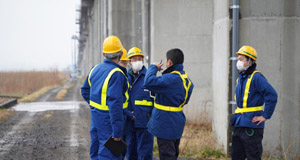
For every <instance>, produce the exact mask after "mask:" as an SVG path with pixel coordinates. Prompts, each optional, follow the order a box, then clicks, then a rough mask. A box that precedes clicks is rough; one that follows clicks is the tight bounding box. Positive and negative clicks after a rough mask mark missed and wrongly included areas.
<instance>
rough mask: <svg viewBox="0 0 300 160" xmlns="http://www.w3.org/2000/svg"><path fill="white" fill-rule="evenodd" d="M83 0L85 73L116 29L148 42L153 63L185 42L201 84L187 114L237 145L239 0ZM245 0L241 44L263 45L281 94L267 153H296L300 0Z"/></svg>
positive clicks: (132, 41) (267, 70) (263, 63)
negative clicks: (232, 106)
mask: <svg viewBox="0 0 300 160" xmlns="http://www.w3.org/2000/svg"><path fill="white" fill-rule="evenodd" d="M82 2H84V3H82V4H83V5H84V6H83V7H82V9H81V12H82V20H83V21H81V33H80V42H81V43H80V54H81V55H80V56H79V57H81V69H82V73H83V75H86V74H87V73H88V71H89V69H90V67H92V66H93V65H95V64H97V63H100V62H101V61H103V57H102V54H101V50H102V43H103V40H104V38H105V37H107V36H108V35H112V34H113V35H117V36H119V37H120V39H121V41H122V42H123V44H124V47H125V48H126V49H129V48H131V47H133V46H138V45H140V44H142V46H141V48H142V49H143V50H144V53H145V54H146V55H147V56H146V57H149V58H150V59H149V62H150V63H152V62H155V61H160V60H161V59H162V60H165V54H166V51H167V50H169V49H171V48H175V47H177V48H180V49H182V50H183V52H184V53H185V63H184V66H185V70H186V71H187V73H188V74H189V76H190V78H191V79H192V81H193V82H194V84H195V88H194V92H193V95H192V97H191V99H190V103H189V104H188V106H186V108H185V109H184V112H185V113H186V116H187V119H188V120H189V121H193V122H196V123H203V122H207V121H211V120H212V122H213V134H214V137H215V140H216V142H217V143H216V144H218V145H219V146H220V147H222V148H223V149H224V151H225V152H227V151H229V148H228V144H229V137H230V136H231V135H230V133H228V126H229V125H228V119H229V118H230V114H229V104H228V103H229V101H230V98H229V97H230V95H229V93H230V88H231V87H230V61H229V57H230V54H231V50H230V49H231V46H230V45H231V43H230V40H231V39H230V37H231V35H230V30H231V20H230V19H229V6H230V5H231V4H230V3H231V1H224V0H213V1H212V0H82ZM240 3H241V5H240V9H241V19H240V46H242V45H244V44H248V45H252V46H253V47H255V48H256V49H257V52H258V61H257V63H258V70H260V71H261V72H262V73H263V74H264V75H265V77H266V78H267V79H268V80H269V82H270V83H271V84H272V85H273V86H274V88H275V89H276V90H277V92H278V94H279V99H278V104H277V108H276V110H275V113H274V115H273V117H272V119H271V120H269V121H267V123H266V129H265V135H264V141H263V143H264V153H266V154H269V155H273V156H276V155H277V156H283V157H286V158H289V159H291V158H294V157H296V156H299V155H300V151H299V148H300V146H299V144H300V140H299V137H300V125H299V124H300V118H299V117H300V76H299V75H300V70H299V68H300V63H299V62H300V54H299V53H298V52H299V50H300V45H299V44H300V35H299V34H300V33H299V32H300V30H299V28H300V22H299V16H300V0H288V1H287V0H264V1H261V0H251V1H249V0H241V1H240ZM140 7H141V8H142V10H141V15H139V14H138V13H139V11H140V10H139V8H140ZM141 17H142V18H141ZM140 24H142V28H141V30H140V28H139V26H140ZM146 61H147V62H148V60H146ZM207 119H208V120H207Z"/></svg>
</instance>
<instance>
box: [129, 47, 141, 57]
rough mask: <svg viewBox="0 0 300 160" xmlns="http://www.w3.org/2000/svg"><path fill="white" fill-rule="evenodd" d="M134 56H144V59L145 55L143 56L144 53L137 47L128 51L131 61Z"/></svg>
mask: <svg viewBox="0 0 300 160" xmlns="http://www.w3.org/2000/svg"><path fill="white" fill-rule="evenodd" d="M133 56H142V57H143V58H144V55H143V53H142V51H141V50H140V49H139V48H137V47H132V48H131V49H130V50H129V51H128V58H129V59H130V58H131V57H133Z"/></svg>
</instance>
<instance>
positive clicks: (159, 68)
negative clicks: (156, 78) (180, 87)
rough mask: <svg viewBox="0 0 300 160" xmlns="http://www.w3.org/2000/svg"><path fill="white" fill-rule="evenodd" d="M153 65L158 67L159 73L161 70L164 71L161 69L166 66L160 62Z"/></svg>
mask: <svg viewBox="0 0 300 160" xmlns="http://www.w3.org/2000/svg"><path fill="white" fill-rule="evenodd" d="M153 64H154V65H156V67H157V70H158V71H161V70H162V68H161V67H162V66H163V65H164V64H162V63H160V62H155V63H153Z"/></svg>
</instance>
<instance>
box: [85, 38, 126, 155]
mask: <svg viewBox="0 0 300 160" xmlns="http://www.w3.org/2000/svg"><path fill="white" fill-rule="evenodd" d="M122 48H123V46H122V43H121V41H120V39H119V38H118V37H116V36H109V37H107V38H106V39H105V40H104V42H103V56H104V57H105V58H106V59H105V60H104V62H103V63H101V64H98V65H96V66H94V67H93V68H92V69H91V71H90V72H89V75H88V76H87V78H86V80H85V82H84V83H83V86H82V87H81V94H82V96H83V98H84V99H85V100H86V101H87V102H88V103H89V105H90V110H91V129H90V135H91V146H90V157H91V159H92V160H115V159H116V160H120V159H121V158H122V156H119V157H116V156H114V155H113V154H112V153H111V152H110V151H109V150H108V149H107V148H106V147H105V146H104V143H105V142H106V140H107V139H108V138H109V137H110V136H112V137H113V139H114V140H115V141H120V140H121V137H122V136H123V127H124V111H123V109H124V108H126V107H127V104H128V87H129V84H128V81H127V78H126V76H125V75H126V74H127V71H126V69H125V68H124V67H121V66H120V65H119V64H118V63H119V61H120V58H121V56H122Z"/></svg>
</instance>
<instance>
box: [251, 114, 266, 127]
mask: <svg viewBox="0 0 300 160" xmlns="http://www.w3.org/2000/svg"><path fill="white" fill-rule="evenodd" d="M266 120H267V119H266V118H265V117H263V116H255V117H253V119H252V123H255V122H258V123H257V125H260V124H261V123H262V122H264V121H266Z"/></svg>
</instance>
